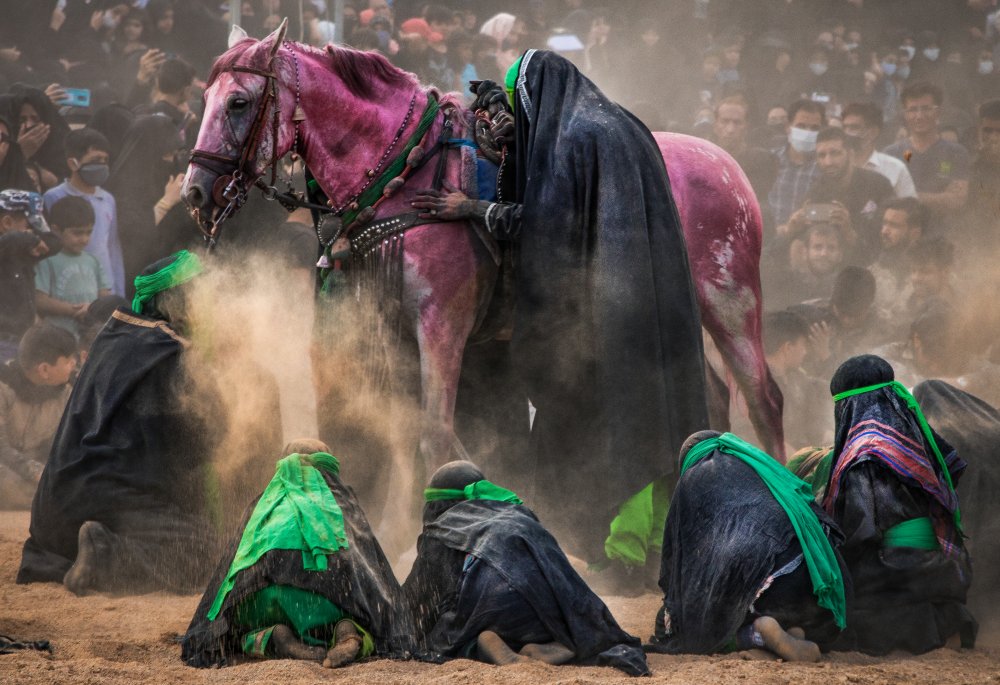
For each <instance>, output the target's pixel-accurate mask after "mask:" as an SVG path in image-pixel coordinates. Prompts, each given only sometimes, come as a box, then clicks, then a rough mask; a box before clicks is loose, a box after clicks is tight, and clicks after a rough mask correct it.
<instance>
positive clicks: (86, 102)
mask: <svg viewBox="0 0 1000 685" xmlns="http://www.w3.org/2000/svg"><path fill="white" fill-rule="evenodd" d="M63 90H64V91H65V92H66V98H65V99H64V100H63V101H62V104H64V105H68V106H70V107H90V89H89V88H63Z"/></svg>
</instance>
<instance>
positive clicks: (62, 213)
mask: <svg viewBox="0 0 1000 685" xmlns="http://www.w3.org/2000/svg"><path fill="white" fill-rule="evenodd" d="M49 223H50V224H51V226H52V230H54V231H55V232H56V233H58V234H59V237H60V238H62V251H61V252H59V254H56V255H53V256H52V257H49V258H48V259H45V260H43V261H42V262H40V263H39V264H38V265H37V266H36V267H35V305H36V306H37V307H38V313H39V314H40V315H42V316H44V317H45V318H46V319H47V320H48V321H50V322H52V323H54V324H56V325H57V326H62V327H63V328H65V329H66V330H68V331H70V332H71V333H73V334H74V335H76V334H79V332H80V322H81V321H82V320H83V319H84V318H85V317H86V316H87V311H88V309H89V308H90V305H91V303H92V302H93V301H94V300H96V299H97V298H98V297H102V296H104V295H108V294H109V293H110V292H111V282H110V281H109V279H108V275H107V273H106V272H105V271H104V268H103V267H102V266H101V263H100V262H99V261H98V260H97V258H96V257H94V255H92V254H90V253H87V252H84V249H85V248H86V247H87V244H88V243H89V242H90V236H91V234H92V233H93V230H94V210H93V209H92V208H91V206H90V203H89V202H87V201H86V200H84V199H83V198H81V197H76V196H74V195H69V196H67V197H64V198H63V199H61V200H59V201H58V202H56V203H55V204H54V205H52V209H51V210H49Z"/></svg>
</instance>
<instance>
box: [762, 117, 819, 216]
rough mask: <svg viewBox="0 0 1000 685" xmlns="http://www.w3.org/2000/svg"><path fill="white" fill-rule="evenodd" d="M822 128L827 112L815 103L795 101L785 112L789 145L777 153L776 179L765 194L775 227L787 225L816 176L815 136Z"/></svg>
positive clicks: (804, 198) (804, 199) (802, 201)
mask: <svg viewBox="0 0 1000 685" xmlns="http://www.w3.org/2000/svg"><path fill="white" fill-rule="evenodd" d="M825 125H826V109H825V108H824V107H823V105H821V104H820V103H818V102H813V101H812V100H798V101H797V102H795V103H793V104H792V106H791V107H789V108H788V125H787V126H786V129H785V133H786V135H787V137H788V143H787V144H786V145H785V147H783V148H782V149H781V150H780V151H779V152H778V177H777V179H775V181H774V185H773V186H772V187H771V191H770V193H768V203H769V204H770V205H771V213H772V219H773V220H774V223H775V225H776V226H779V227H780V226H782V225H783V224H785V223H787V222H788V219H789V218H790V217H791V216H792V213H793V212H794V211H795V210H796V209H798V208H799V207H801V206H802V204H803V203H804V202H805V201H806V197H807V196H808V194H809V190H810V188H812V184H813V181H815V179H816V178H817V177H818V176H819V169H818V168H817V166H816V136H817V134H818V133H819V130H820V129H821V128H823V127H824V126H825ZM779 233H780V229H779Z"/></svg>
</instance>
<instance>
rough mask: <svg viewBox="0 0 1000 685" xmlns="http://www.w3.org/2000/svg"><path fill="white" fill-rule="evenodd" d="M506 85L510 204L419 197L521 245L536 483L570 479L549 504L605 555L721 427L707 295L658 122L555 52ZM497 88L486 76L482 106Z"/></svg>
mask: <svg viewBox="0 0 1000 685" xmlns="http://www.w3.org/2000/svg"><path fill="white" fill-rule="evenodd" d="M508 85H509V86H510V87H512V90H511V91H510V92H511V93H512V104H513V112H514V114H513V116H514V126H513V131H512V132H510V131H509V129H508V133H507V143H506V151H507V153H508V155H509V156H510V157H513V160H510V159H507V160H506V162H504V163H503V164H502V166H501V169H500V178H499V181H498V184H499V186H500V188H499V197H498V199H499V200H500V201H499V202H487V201H483V200H480V201H470V200H468V198H465V197H464V196H462V195H461V194H460V193H451V194H441V193H436V192H434V191H428V192H426V193H423V194H421V195H420V196H418V199H417V201H416V202H415V203H414V206H415V207H418V208H422V209H425V210H427V212H426V213H425V214H424V216H427V215H431V216H438V217H439V218H473V219H478V220H480V221H483V222H485V224H486V226H487V228H488V229H489V230H490V232H491V233H493V234H494V235H496V236H497V237H498V238H500V239H506V240H514V241H516V245H515V247H514V250H515V257H514V263H515V282H516V288H515V290H516V295H515V305H514V325H513V339H512V356H513V359H514V363H515V365H516V366H517V369H518V371H519V373H520V376H521V377H522V378H523V379H524V381H525V384H526V387H527V392H528V396H529V398H530V400H531V402H532V404H533V405H534V407H535V409H536V414H535V419H534V424H533V426H532V430H531V442H532V446H531V451H532V454H533V455H534V459H535V461H536V468H537V479H538V482H541V483H548V482H559V483H560V487H558V488H553V489H549V490H548V493H549V495H550V496H549V497H548V498H547V499H546V500H544V501H542V502H540V504H541V505H542V508H541V510H542V511H543V513H544V514H546V516H545V518H547V519H550V520H563V519H564V520H567V521H572V522H573V523H574V526H573V531H568V532H567V539H568V541H569V544H570V546H571V548H572V549H574V550H575V551H576V552H577V553H580V554H581V555H582V556H584V557H585V558H587V559H588V560H590V561H595V562H596V561H600V560H603V559H605V549H604V541H605V538H606V537H607V535H608V531H609V524H610V523H611V521H612V519H614V518H615V516H616V515H617V514H618V513H619V507H620V505H622V504H623V503H624V502H626V500H628V499H629V498H630V497H632V496H633V495H635V494H636V493H639V492H640V491H642V490H643V489H644V488H646V486H648V485H649V484H650V483H652V482H654V481H656V480H657V479H660V478H661V477H663V476H668V475H670V474H671V473H672V472H673V469H674V459H673V456H672V455H675V454H677V451H678V450H679V449H680V446H681V444H682V443H683V442H684V439H685V438H686V437H687V436H688V435H690V434H691V433H694V432H695V431H698V430H702V429H705V428H707V427H708V411H707V407H706V401H705V371H704V360H703V351H702V338H701V322H700V317H699V313H698V305H697V301H696V299H695V292H694V287H693V284H692V281H691V271H690V268H689V264H688V258H687V249H686V247H685V242H684V234H683V231H682V228H681V223H680V218H679V216H678V213H677V207H676V205H675V204H674V200H673V196H672V194H671V192H670V180H669V179H668V178H667V172H666V168H665V167H664V164H663V156H662V154H661V153H660V150H659V147H658V146H657V144H656V142H655V140H654V139H653V136H652V135H651V134H650V132H649V130H648V129H647V128H646V127H645V126H643V125H642V123H641V122H639V120H638V119H636V118H635V117H634V116H633V115H632V114H631V113H629V112H628V111H626V110H625V109H623V108H622V107H620V106H619V105H617V104H615V103H614V102H612V101H611V100H609V99H608V98H607V97H606V96H605V95H604V94H603V93H602V92H601V91H600V90H599V89H598V88H597V86H595V85H594V84H593V83H592V82H591V81H590V80H588V79H587V78H586V77H585V76H584V75H583V74H581V73H580V71H579V70H578V69H577V68H576V67H575V66H573V64H572V63H571V62H569V61H568V60H566V59H565V58H563V57H561V56H559V55H557V54H556V53H553V52H548V51H544V50H529V51H527V52H526V53H525V54H524V55H523V57H522V58H521V59H520V60H518V62H516V63H515V65H514V66H513V67H512V69H511V72H509V74H508ZM496 90H498V89H497V87H496V84H493V83H491V82H483V84H481V86H480V90H479V93H480V98H479V100H478V101H477V107H478V108H480V109H484V108H487V107H489V105H490V104H491V103H492V101H493V100H494V99H497V98H498V97H499V98H503V92H502V91H499V96H497V95H496V94H495V92H496ZM491 91H492V94H491ZM495 109H496V108H495V107H492V108H490V111H494V110H495ZM511 138H512V139H513V143H512V144H511V143H510V139H511ZM511 162H513V163H511ZM673 478H674V479H676V474H674V475H673ZM581 493H586V496H581ZM550 512H551V513H552V514H558V517H559V518H558V519H557V518H556V516H554V515H553V516H548V515H547V514H548V513H550ZM574 531H578V532H574ZM658 542H659V540H658V539H657V540H655V541H654V544H657V543H658ZM639 563H640V564H641V563H642V562H641V561H640V562H639Z"/></svg>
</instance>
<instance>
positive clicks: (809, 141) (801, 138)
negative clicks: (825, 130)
mask: <svg viewBox="0 0 1000 685" xmlns="http://www.w3.org/2000/svg"><path fill="white" fill-rule="evenodd" d="M817 135H819V131H809V130H807V129H804V128H798V127H796V126H793V127H792V128H791V129H789V131H788V144H789V145H791V146H792V148H793V149H794V150H795V151H796V152H814V151H815V150H816V136H817Z"/></svg>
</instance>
